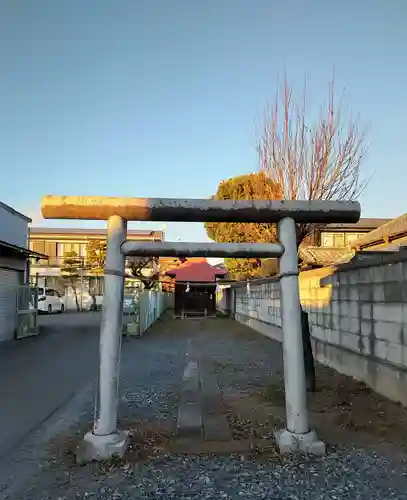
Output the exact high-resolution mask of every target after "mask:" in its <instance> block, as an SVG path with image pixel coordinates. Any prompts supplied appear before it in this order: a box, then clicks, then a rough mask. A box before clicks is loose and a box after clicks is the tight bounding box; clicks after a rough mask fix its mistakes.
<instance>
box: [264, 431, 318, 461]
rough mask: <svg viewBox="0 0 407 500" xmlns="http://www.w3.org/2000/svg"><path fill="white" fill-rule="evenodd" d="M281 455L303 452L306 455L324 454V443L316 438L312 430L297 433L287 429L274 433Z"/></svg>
mask: <svg viewBox="0 0 407 500" xmlns="http://www.w3.org/2000/svg"><path fill="white" fill-rule="evenodd" d="M274 437H275V440H276V442H277V445H278V448H279V450H280V453H281V455H288V454H293V453H294V454H295V453H304V454H306V455H320V456H321V455H325V444H324V443H323V442H322V441H320V440H319V439H318V438H317V434H316V432H315V431H314V430H310V431H309V432H306V433H305V434H297V433H295V432H291V431H289V430H288V429H282V430H278V431H276V432H275V433H274Z"/></svg>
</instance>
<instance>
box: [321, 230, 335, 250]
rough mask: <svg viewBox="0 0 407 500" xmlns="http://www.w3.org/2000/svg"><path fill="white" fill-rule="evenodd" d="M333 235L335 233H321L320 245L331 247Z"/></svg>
mask: <svg viewBox="0 0 407 500" xmlns="http://www.w3.org/2000/svg"><path fill="white" fill-rule="evenodd" d="M334 235H335V233H324V232H323V233H321V246H322V247H333V246H334Z"/></svg>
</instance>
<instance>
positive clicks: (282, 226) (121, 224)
mask: <svg viewBox="0 0 407 500" xmlns="http://www.w3.org/2000/svg"><path fill="white" fill-rule="evenodd" d="M41 209H42V215H43V217H44V218H45V219H88V220H107V221H108V236H107V254H106V262H105V271H104V274H105V293H104V300H103V311H102V324H101V329H100V368H99V376H98V388H97V398H96V408H95V416H94V426H93V430H92V431H89V432H88V433H87V434H86V435H85V437H84V441H83V443H82V445H81V446H80V447H79V451H78V455H77V459H78V461H80V462H86V461H91V460H106V459H108V458H110V457H113V456H120V457H122V456H124V454H125V452H126V449H127V447H128V434H127V433H126V432H125V431H119V430H118V429H117V410H118V379H119V365H120V349H121V325H122V308H123V286H124V270H125V256H126V255H133V256H146V255H147V256H149V257H154V256H185V257H242V258H244V257H279V258H280V275H281V303H282V325H283V352H284V386H285V400H286V428H285V429H283V430H281V431H278V432H276V440H277V443H278V445H279V448H280V451H281V452H282V453H287V452H296V451H305V452H312V453H324V451H325V447H324V444H323V443H322V442H321V441H319V440H318V439H317V436H316V433H315V431H314V430H311V429H310V428H309V425H308V412H307V403H306V386H305V370H304V358H303V346H302V335H301V306H300V299H299V289H298V259H297V242H296V229H295V223H296V222H297V223H298V222H302V223H321V224H325V223H330V222H336V223H341V222H342V223H345V222H357V221H358V220H359V217H360V204H359V203H358V202H340V201H270V200H264V201H257V200H256V201H252V200H239V201H236V200H204V199H173V198H169V199H161V198H116V197H102V196H99V197H87V196H84V197H82V196H45V197H44V198H43V200H42V205H41ZM127 221H176V222H266V223H272V222H276V223H277V226H278V239H279V242H278V243H272V244H257V243H252V244H216V243H213V244H205V243H138V242H133V241H126V228H127Z"/></svg>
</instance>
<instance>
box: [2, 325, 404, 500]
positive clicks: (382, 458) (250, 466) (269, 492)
mask: <svg viewBox="0 0 407 500" xmlns="http://www.w3.org/2000/svg"><path fill="white" fill-rule="evenodd" d="M191 351H192V352H194V353H196V354H199V360H200V363H201V364H202V366H203V367H204V368H205V370H207V371H211V372H212V373H215V374H216V376H217V379H218V382H219V385H220V387H221V389H222V392H223V395H224V398H225V401H226V402H227V403H228V405H229V411H230V412H231V415H233V416H234V417H235V418H236V420H237V422H238V423H237V424H236V425H240V426H242V433H243V434H244V437H246V434H247V433H248V434H250V432H249V431H248V429H249V428H251V430H253V427H254V426H256V425H257V420H256V419H257V418H260V416H262V417H264V415H266V420H267V416H270V422H273V421H274V420H273V415H270V411H271V410H270V406H267V405H269V403H268V402H266V403H264V405H263V403H262V401H261V400H260V399H258V400H257V401H258V403H256V404H254V403H253V397H254V396H253V394H257V393H261V392H262V391H263V392H264V390H265V388H266V386H267V384H269V383H270V381H273V383H276V384H279V383H281V380H282V368H283V366H282V359H281V347H280V345H279V344H278V343H277V342H274V341H272V340H270V339H268V338H266V337H262V336H261V335H259V334H257V333H256V332H254V331H252V330H250V329H248V328H246V327H244V326H242V325H239V324H237V323H233V322H230V321H228V320H225V319H216V320H213V319H208V320H205V321H204V320H191V321H179V320H178V321H175V320H172V319H168V318H167V319H165V320H162V321H159V322H158V323H157V324H156V325H155V326H154V327H153V328H152V330H151V331H149V332H148V333H147V334H146V335H145V336H144V337H143V338H141V339H131V340H128V341H125V342H124V343H123V354H122V379H121V385H122V400H121V406H120V421H121V423H120V427H121V428H128V429H131V430H133V432H134V437H133V448H132V450H131V451H130V453H129V454H128V456H127V457H126V460H124V461H113V462H111V463H102V464H91V465H87V466H84V467H77V466H76V465H75V464H74V459H73V454H72V449H73V446H74V445H75V443H76V442H77V440H78V439H79V438H80V436H81V435H82V434H83V432H84V431H85V430H87V429H88V428H89V425H90V422H91V412H92V395H93V394H92V391H89V389H87V392H86V391H84V393H83V396H81V397H80V395H78V401H75V402H72V404H71V405H70V407H67V408H65V409H64V411H63V412H62V413H61V414H60V415H56V416H55V421H54V423H53V424H52V423H51V422H49V423H48V427H47V429H44V430H43V433H42V434H41V433H39V435H38V436H37V437H36V440H34V441H33V442H31V443H27V444H26V447H25V451H24V453H23V451H20V452H18V453H16V454H15V456H14V457H11V458H10V463H9V468H8V470H10V466H14V467H15V468H18V470H25V471H26V474H25V475H24V480H23V479H21V478H20V480H17V479H16V478H14V479H12V478H10V477H9V478H8V489H3V490H2V493H0V498H9V499H16V500H17V499H30V500H48V499H49V500H51V499H59V500H71V499H72V500H73V499H85V498H95V499H101V500H114V499H149V498H151V499H154V498H156V499H195V498H196V499H198V498H203V499H206V498H207V499H209V498H213V499H215V498H216V499H219V498H225V499H234V498H250V499H306V498H312V499H325V498H326V499H366V500H370V499H376V498H377V499H379V498H380V499H382V500H385V499H390V498H397V499H404V498H406V499H407V467H406V459H405V456H404V454H403V453H402V450H399V453H395V452H393V451H394V450H393V451H392V452H391V453H384V452H381V453H379V452H378V451H377V450H378V449H379V447H377V450H376V449H375V447H374V446H373V447H372V446H368V447H367V446H366V447H363V446H358V447H357V448H353V447H350V446H336V445H335V446H334V445H333V444H332V443H328V444H329V448H328V455H327V456H326V457H325V458H323V459H318V460H313V461H312V460H305V459H304V458H302V459H300V460H299V459H285V460H284V461H283V460H281V459H280V458H279V457H278V455H277V454H276V453H275V450H272V449H271V450H269V452H268V453H257V452H256V450H254V451H252V452H247V453H239V454H223V455H222V454H212V455H208V454H207V455H197V454H193V453H191V454H188V455H187V454H169V453H168V451H166V444H167V443H168V442H171V441H172V440H174V439H175V437H174V436H175V432H176V419H177V408H178V401H179V395H180V390H181V387H182V375H183V370H184V368H185V366H186V353H187V352H188V353H191ZM246 396H247V398H248V399H247V401H249V404H246V405H245V406H244V401H245V397H246ZM81 398H82V399H81ZM234 403H236V405H237V406H236V405H235V404H234ZM242 404H243V406H242V407H241V406H239V405H242ZM249 405H250V406H251V409H252V410H253V409H254V408H253V407H254V406H255V407H256V410H257V408H258V407H259V408H263V409H264V412H266V413H264V412H263V413H262V414H261V415H260V413H259V414H257V413H256V418H253V419H250V418H247V415H246V414H245V415H244V418H243V417H242V415H241V414H240V413H239V412H240V411H243V410H245V411H246V413H247V409H248V408H247V407H248V406H249ZM69 415H71V416H72V418H71V417H69ZM61 422H62V423H61ZM56 423H58V425H56ZM51 424H52V425H53V427H52V425H51ZM233 425H234V421H233V419H231V426H233ZM50 426H51V427H50ZM50 429H51V430H50ZM234 430H235V429H234ZM266 431H267V432H269V429H268V428H267V426H266ZM44 433H45V434H44ZM245 433H246V434H245ZM237 439H238V437H237ZM332 439H334V436H333V437H332ZM2 479H3V480H5V479H6V478H5V477H4V474H3V475H2V474H1V469H0V481H1V480H2ZM2 494H3V496H1V495H2Z"/></svg>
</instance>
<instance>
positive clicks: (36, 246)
mask: <svg viewBox="0 0 407 500" xmlns="http://www.w3.org/2000/svg"><path fill="white" fill-rule="evenodd" d="M31 245H32V248H31V250H32V251H33V252H38V253H45V240H33V241H32V242H31V244H30V247H31Z"/></svg>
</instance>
